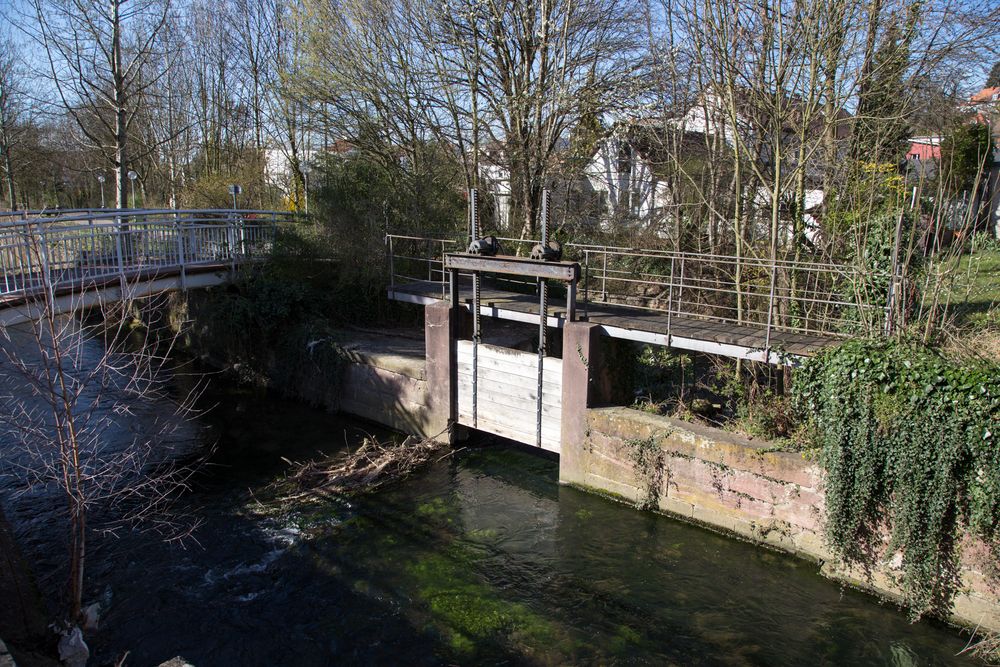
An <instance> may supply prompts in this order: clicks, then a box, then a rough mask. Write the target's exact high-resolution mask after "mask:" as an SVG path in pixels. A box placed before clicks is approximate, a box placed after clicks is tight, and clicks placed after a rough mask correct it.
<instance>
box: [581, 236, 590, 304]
mask: <svg viewBox="0 0 1000 667" xmlns="http://www.w3.org/2000/svg"><path fill="white" fill-rule="evenodd" d="M583 311H584V314H585V315H586V316H588V317H589V316H590V250H589V249H584V251H583Z"/></svg>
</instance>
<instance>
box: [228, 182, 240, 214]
mask: <svg viewBox="0 0 1000 667" xmlns="http://www.w3.org/2000/svg"><path fill="white" fill-rule="evenodd" d="M242 192H243V188H241V187H240V186H238V185H236V184H235V183H233V184H232V185H230V186H229V194H231V195H232V196H233V211H235V210H236V197H237V195H239V194H241V193H242Z"/></svg>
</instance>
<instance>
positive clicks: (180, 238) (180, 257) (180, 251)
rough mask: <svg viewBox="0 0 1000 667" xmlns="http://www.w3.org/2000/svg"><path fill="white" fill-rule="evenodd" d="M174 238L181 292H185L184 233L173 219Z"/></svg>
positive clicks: (179, 224)
mask: <svg viewBox="0 0 1000 667" xmlns="http://www.w3.org/2000/svg"><path fill="white" fill-rule="evenodd" d="M174 236H175V237H176V239H177V263H178V264H179V265H180V267H181V291H183V292H186V291H187V265H186V263H185V260H186V258H185V256H184V232H183V227H182V226H181V223H180V222H179V221H178V220H177V219H176V218H174Z"/></svg>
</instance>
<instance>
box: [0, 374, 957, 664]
mask: <svg viewBox="0 0 1000 667" xmlns="http://www.w3.org/2000/svg"><path fill="white" fill-rule="evenodd" d="M203 402H204V403H205V404H214V405H215V408H214V409H213V410H212V411H210V412H209V413H207V414H205V415H203V416H201V417H199V418H198V424H195V425H192V427H191V428H190V429H189V430H188V431H187V433H188V437H189V438H191V440H192V442H191V443H189V444H190V445H191V446H194V445H198V444H199V443H203V444H205V445H207V444H208V443H217V449H216V451H215V454H214V455H213V456H212V460H211V464H210V465H209V466H207V467H205V468H204V469H203V471H202V472H201V474H200V475H199V477H198V480H197V482H196V484H195V488H194V489H193V490H192V491H191V492H190V493H189V494H187V495H186V496H185V498H184V499H183V505H184V507H185V508H186V510H187V511H188V513H189V514H190V515H192V516H196V517H198V518H199V519H200V520H201V521H202V522H203V523H202V525H201V526H200V527H199V528H198V529H197V531H196V532H195V533H194V536H193V537H194V539H193V540H189V541H187V542H186V543H183V544H179V545H178V544H173V543H165V542H163V541H162V540H161V539H159V538H158V537H157V536H155V535H153V534H138V533H136V534H132V533H129V534H124V535H120V536H119V537H118V538H116V539H111V538H104V539H100V540H97V542H96V543H95V545H94V550H93V552H92V557H91V561H90V564H91V567H90V570H89V575H90V582H91V586H90V596H91V599H97V600H101V601H102V603H103V605H104V606H105V608H106V611H105V614H104V617H103V619H102V624H103V625H102V630H101V631H100V632H99V633H98V634H97V635H96V637H95V638H94V640H93V641H92V648H93V649H94V650H95V652H96V654H97V660H96V661H95V662H100V661H110V660H111V659H113V658H114V657H115V656H118V655H121V654H122V653H124V652H125V651H129V659H128V664H131V665H155V664H158V663H159V662H160V661H163V660H167V659H169V658H171V657H173V656H176V655H181V656H183V657H185V658H186V659H187V660H189V661H191V662H192V663H194V664H195V665H198V666H199V667H207V666H219V665H222V666H226V665H344V664H378V665H383V664H385V665H390V664H405V665H439V664H507V665H513V664H652V665H824V664H834V665H899V666H906V665H944V664H954V663H959V664H961V663H963V662H965V659H964V658H956V657H955V654H956V653H957V652H959V651H960V650H961V649H962V648H963V646H964V643H965V640H964V638H963V637H962V636H960V634H959V633H958V632H957V631H955V630H951V629H948V628H945V627H943V626H941V625H939V624H936V623H931V622H921V623H917V624H910V623H909V622H908V621H907V618H906V616H905V615H904V614H903V613H902V612H901V611H899V610H898V609H897V608H895V607H893V606H891V605H883V604H879V603H878V602H877V601H875V600H874V599H873V598H871V597H869V596H866V595H864V594H861V593H858V592H855V591H851V590H845V589H843V588H841V587H840V586H838V585H837V584H836V583H833V582H831V581H829V580H826V579H823V578H822V577H820V576H819V575H818V574H817V573H816V570H817V567H816V566H815V565H813V564H810V563H807V562H804V561H800V560H797V559H794V558H792V557H789V556H785V555H782V554H778V553H773V552H769V551H766V550H762V549H759V548H755V547H753V546H751V545H748V544H744V543H741V542H738V541H735V540H732V539H728V538H725V537H722V536H720V535H716V534H714V533H711V532H709V531H706V530H702V529H700V528H697V527H694V526H690V525H686V524H684V523H681V522H678V521H675V520H673V519H670V518H667V517H664V516H658V515H654V514H650V513H643V512H638V511H635V510H634V509H632V508H630V507H628V506H625V505H622V504H618V503H615V502H612V501H610V500H607V499H604V498H600V497H596V496H593V495H589V494H585V493H582V492H580V491H576V490H574V489H569V488H565V487H561V486H559V484H558V483H557V467H558V466H557V463H556V462H555V461H553V460H550V459H547V458H541V457H539V456H536V455H534V454H532V453H528V452H524V451H521V450H517V449H512V448H507V447H502V446H489V447H470V448H468V449H465V450H463V451H460V452H459V453H458V454H456V455H454V456H451V457H450V458H447V459H444V460H441V461H438V462H436V463H434V464H432V465H430V466H429V467H427V468H426V469H424V470H423V471H421V472H419V473H417V474H415V475H414V476H412V477H410V478H409V479H406V480H405V481H402V482H400V483H397V484H395V485H393V486H391V487H388V488H385V489H383V490H381V491H379V492H376V493H373V494H371V495H368V496H364V497H359V498H354V499H351V500H336V501H325V502H321V503H315V504H308V505H297V506H296V507H294V508H291V509H289V508H287V507H284V506H283V505H281V504H280V503H278V502H276V500H275V499H274V496H273V494H272V493H270V492H269V491H268V485H269V484H270V483H271V482H272V481H273V480H275V479H276V478H280V477H281V475H282V474H283V472H284V471H285V470H286V469H287V464H286V463H285V462H284V461H283V457H284V458H288V459H293V460H295V459H298V460H302V459H305V458H308V457H312V456H316V455H318V454H330V453H334V452H336V451H339V450H342V449H344V448H345V447H349V446H351V445H353V444H356V443H357V442H358V441H359V440H360V439H361V438H362V437H363V436H364V432H365V430H366V429H367V430H371V429H372V428H373V427H370V426H366V425H363V424H358V423H356V422H351V421H347V420H344V419H341V418H338V417H335V416H331V415H329V414H326V413H324V412H322V411H318V410H312V409H309V408H306V407H303V406H301V405H299V404H295V403H291V402H288V401H284V400H281V399H278V398H276V397H274V396H270V395H266V394H261V393H259V392H253V391H248V390H244V389H239V388H234V387H228V386H226V385H225V382H224V381H223V380H217V381H216V383H215V385H214V388H213V389H212V390H211V391H210V392H209V393H208V394H207V395H206V396H204V397H203ZM164 409H166V408H164ZM137 415H138V417H137V418H139V419H149V418H152V417H151V416H150V415H149V413H148V411H146V412H143V411H139V412H137ZM6 484H7V485H6V486H0V500H3V501H4V502H5V505H6V506H7V508H8V511H9V513H10V516H11V518H12V520H13V521H14V523H15V524H16V527H17V529H18V532H19V534H20V535H21V537H22V538H24V539H25V543H26V544H27V550H28V551H29V553H30V555H31V556H32V560H33V561H34V562H35V563H36V564H37V565H38V566H39V567H40V568H41V569H42V570H43V571H42V573H41V574H42V575H43V576H42V580H43V584H46V585H47V587H49V588H52V587H54V586H55V584H56V583H58V582H57V581H53V579H58V578H57V577H48V578H46V577H45V576H44V575H45V572H47V571H48V570H49V569H50V566H51V565H53V564H54V563H55V562H56V561H57V554H56V553H55V552H54V551H53V550H54V549H55V548H56V546H57V545H58V537H57V536H58V535H60V534H61V532H60V531H61V529H59V528H58V524H56V523H54V521H53V520H52V519H51V517H48V518H46V516H45V514H44V509H39V508H44V506H43V505H39V504H37V503H36V504H34V505H33V504H32V503H33V502H34V501H33V500H32V497H30V496H28V497H22V498H13V497H12V496H11V491H12V490H13V488H14V486H13V485H12V483H10V482H9V481H8V482H7V483H6ZM36 500H37V499H36ZM54 536H55V537H54ZM46 582H47V583H46ZM968 664H975V663H974V662H972V661H971V660H969V661H968Z"/></svg>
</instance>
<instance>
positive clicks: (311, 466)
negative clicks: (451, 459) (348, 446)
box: [286, 436, 453, 500]
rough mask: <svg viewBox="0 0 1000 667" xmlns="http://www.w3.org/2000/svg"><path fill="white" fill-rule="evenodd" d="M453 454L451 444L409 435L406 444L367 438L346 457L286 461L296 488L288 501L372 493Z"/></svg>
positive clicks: (289, 478)
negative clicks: (317, 496) (432, 461)
mask: <svg viewBox="0 0 1000 667" xmlns="http://www.w3.org/2000/svg"><path fill="white" fill-rule="evenodd" d="M445 450H447V451H445ZM452 453H453V450H451V449H450V448H449V445H447V444H444V443H441V442H437V441H435V440H431V439H423V440H422V439H420V438H416V437H413V436H410V437H407V438H406V439H405V440H403V442H380V441H379V440H377V439H376V438H374V437H372V436H368V437H366V438H365V439H364V441H363V442H362V443H361V446H360V447H358V448H357V449H356V450H354V451H353V452H351V453H349V454H347V455H346V456H338V457H336V458H334V459H327V460H323V461H307V462H305V463H296V462H293V461H288V460H287V459H286V461H288V463H289V464H290V465H291V466H292V470H291V472H290V473H289V475H288V477H287V481H288V482H290V483H291V484H292V486H293V488H294V489H295V490H294V491H292V492H290V493H289V494H288V495H287V496H286V500H296V499H301V498H304V497H307V496H316V495H320V496H326V495H341V494H350V493H358V492H362V491H372V490H374V489H376V488H378V487H380V486H382V485H384V484H386V483H388V482H391V481H394V480H397V479H400V478H402V477H405V476H406V475H409V474H410V473H412V472H413V471H414V470H416V469H417V468H419V467H420V466H422V465H424V464H425V463H428V462H430V461H431V460H432V459H435V457H437V460H440V459H441V458H444V457H445V456H449V455H450V454H452Z"/></svg>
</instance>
